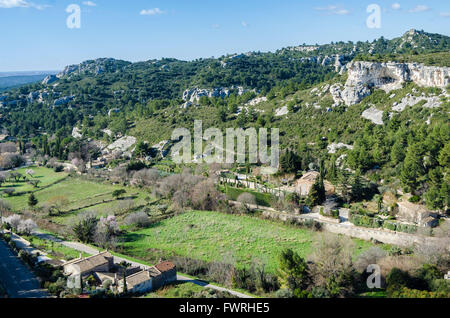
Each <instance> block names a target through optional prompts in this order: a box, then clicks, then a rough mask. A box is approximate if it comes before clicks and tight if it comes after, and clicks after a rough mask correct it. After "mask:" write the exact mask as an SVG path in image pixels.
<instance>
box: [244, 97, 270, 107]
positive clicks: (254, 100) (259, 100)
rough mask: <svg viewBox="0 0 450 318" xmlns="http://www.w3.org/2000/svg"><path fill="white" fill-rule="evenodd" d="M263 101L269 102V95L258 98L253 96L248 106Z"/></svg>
mask: <svg viewBox="0 0 450 318" xmlns="http://www.w3.org/2000/svg"><path fill="white" fill-rule="evenodd" d="M263 102H267V97H265V96H262V97H256V98H253V99H252V100H251V101H249V102H248V103H247V106H256V105H258V104H260V103H263Z"/></svg>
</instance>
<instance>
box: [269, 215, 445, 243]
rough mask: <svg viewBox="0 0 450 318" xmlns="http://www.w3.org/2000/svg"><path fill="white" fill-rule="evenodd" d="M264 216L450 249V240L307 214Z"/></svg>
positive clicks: (388, 240) (354, 234)
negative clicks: (443, 246)
mask: <svg viewBox="0 0 450 318" xmlns="http://www.w3.org/2000/svg"><path fill="white" fill-rule="evenodd" d="M263 216H264V217H267V218H273V219H279V220H282V221H290V220H294V219H295V220H296V221H300V222H306V221H307V220H314V221H316V222H320V223H321V224H322V226H323V229H324V230H326V231H328V232H332V233H335V234H342V235H347V236H350V237H354V238H359V239H362V240H367V241H370V240H377V241H379V242H382V243H385V244H392V245H398V246H402V247H411V246H414V245H435V244H442V242H445V243H446V244H447V245H448V246H449V249H450V238H437V237H428V236H422V235H413V234H408V233H403V232H393V231H389V230H386V229H379V230H375V229H369V228H362V227H357V226H349V225H344V224H333V223H331V222H329V221H328V220H323V219H316V218H311V217H308V215H307V214H303V215H293V214H288V213H280V212H272V211H264V212H263Z"/></svg>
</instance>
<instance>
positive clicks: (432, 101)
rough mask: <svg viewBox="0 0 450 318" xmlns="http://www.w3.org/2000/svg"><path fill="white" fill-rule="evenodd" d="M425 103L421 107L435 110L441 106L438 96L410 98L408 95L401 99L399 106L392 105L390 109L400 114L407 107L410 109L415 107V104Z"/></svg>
mask: <svg viewBox="0 0 450 318" xmlns="http://www.w3.org/2000/svg"><path fill="white" fill-rule="evenodd" d="M421 101H425V102H426V103H425V104H424V105H423V107H425V108H437V107H439V106H441V104H442V102H441V99H440V98H439V97H438V96H433V97H426V96H419V97H416V96H412V95H408V96H405V97H403V99H402V101H401V102H400V103H399V104H394V105H393V107H392V110H393V111H396V112H402V111H404V110H405V109H406V108H407V107H411V106H414V105H416V104H417V103H419V102H421Z"/></svg>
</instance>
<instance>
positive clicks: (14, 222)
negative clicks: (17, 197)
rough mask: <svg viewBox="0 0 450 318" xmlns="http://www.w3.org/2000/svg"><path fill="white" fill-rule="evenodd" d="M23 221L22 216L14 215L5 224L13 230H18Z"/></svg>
mask: <svg viewBox="0 0 450 318" xmlns="http://www.w3.org/2000/svg"><path fill="white" fill-rule="evenodd" d="M21 221H22V218H21V217H20V215H17V214H13V215H11V216H9V217H7V218H6V219H5V223H6V224H8V225H9V226H10V227H11V228H12V229H13V230H16V231H17V229H18V227H19V225H20V222H21Z"/></svg>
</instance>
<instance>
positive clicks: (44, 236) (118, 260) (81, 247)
mask: <svg viewBox="0 0 450 318" xmlns="http://www.w3.org/2000/svg"><path fill="white" fill-rule="evenodd" d="M34 235H35V236H37V237H39V238H41V239H44V240H49V241H53V242H56V243H59V244H62V245H64V246H67V247H70V248H72V249H74V250H77V251H80V252H83V253H86V254H91V255H94V254H98V253H99V252H100V251H99V250H97V249H95V248H92V247H90V246H87V245H85V244H82V243H78V242H69V241H64V240H61V239H59V238H57V237H54V236H53V235H50V234H46V233H41V232H35V233H34ZM123 261H126V262H127V263H130V264H131V265H132V266H139V267H142V268H145V267H148V266H147V265H144V264H142V263H138V262H134V261H130V260H128V259H124V258H122V257H118V256H114V263H116V264H118V263H121V262H123ZM177 279H178V281H180V282H189V283H193V284H196V285H198V286H202V287H204V288H211V289H214V290H217V291H221V292H228V293H230V294H232V295H234V296H236V297H239V298H253V297H251V296H249V295H246V294H243V293H240V292H237V291H234V290H231V289H227V288H223V287H220V286H216V285H212V284H209V283H207V282H204V281H201V280H197V279H193V278H190V277H187V276H183V275H179V274H178V275H177Z"/></svg>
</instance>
